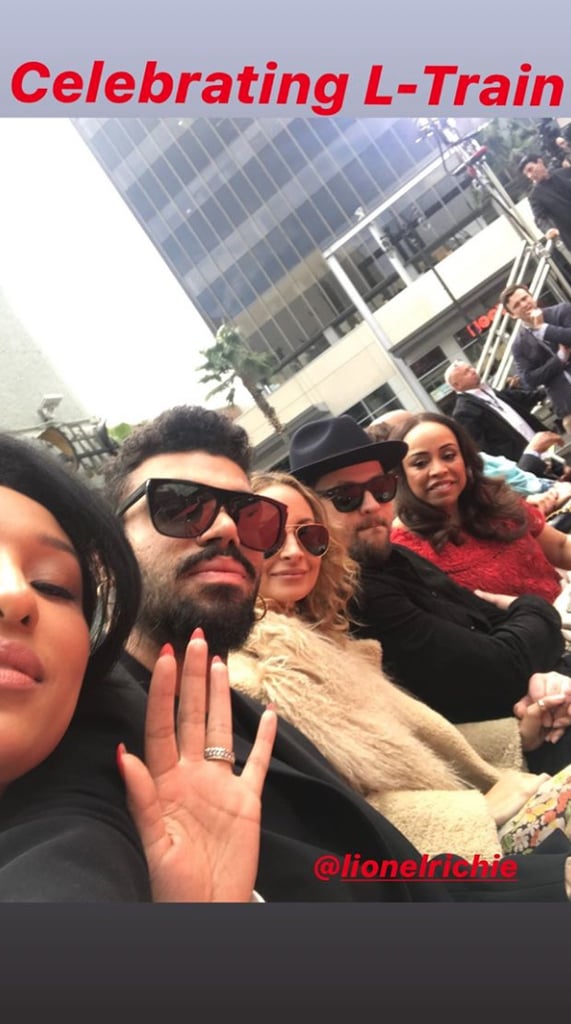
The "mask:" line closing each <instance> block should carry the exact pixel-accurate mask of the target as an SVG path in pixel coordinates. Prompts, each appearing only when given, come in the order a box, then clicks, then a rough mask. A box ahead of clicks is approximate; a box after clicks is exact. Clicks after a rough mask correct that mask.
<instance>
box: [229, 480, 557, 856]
mask: <svg viewBox="0 0 571 1024" xmlns="http://www.w3.org/2000/svg"><path fill="white" fill-rule="evenodd" d="M253 486H254V490H255V491H256V492H257V493H260V494H263V495H265V496H267V497H271V498H274V499H277V500H278V501H280V502H282V503H283V504H285V505H287V507H288V520H287V528H286V538H285V541H284V544H283V546H282V547H281V549H280V550H279V551H278V552H277V553H276V554H274V555H273V556H272V557H270V558H269V559H267V560H266V562H265V564H264V570H263V577H262V583H261V590H260V592H261V595H262V598H263V602H264V604H265V608H266V612H265V615H263V617H262V618H261V619H260V621H259V622H258V623H257V625H256V627H255V629H254V631H253V633H252V634H251V636H250V639H249V640H248V642H247V644H246V646H245V648H244V649H243V650H242V651H240V652H237V653H235V654H232V655H231V656H230V662H229V664H230V677H231V680H232V685H233V686H234V687H235V688H236V689H238V690H242V691H243V692H245V693H247V694H249V695H250V696H252V697H255V698H256V699H258V700H261V701H263V702H264V703H268V702H269V703H271V704H272V705H273V706H274V707H275V709H276V711H277V712H278V715H281V716H283V717H284V718H285V719H287V720H288V721H290V722H291V723H292V724H293V725H295V726H296V727H297V728H298V729H300V730H301V731H302V732H303V733H305V735H306V736H308V738H309V739H310V740H311V741H312V742H313V743H314V744H315V745H316V746H317V747H318V748H319V749H320V750H321V752H322V753H323V754H324V755H325V757H327V758H328V759H329V760H330V761H331V762H332V763H333V764H334V765H335V767H336V768H337V770H338V771H339V773H340V774H341V775H342V776H343V778H344V779H345V780H346V781H347V782H348V783H349V784H350V785H352V786H353V787H354V788H355V789H357V790H358V791H359V792H360V793H361V794H362V795H363V796H364V797H365V798H366V799H367V800H368V801H369V802H370V803H371V804H372V805H373V806H374V807H376V808H377V809H378V810H379V811H381V812H382V813H383V814H385V815H386V817H388V818H389V819H390V820H391V821H392V822H393V824H395V825H396V826H397V827H398V828H399V829H400V830H401V831H402V832H404V833H405V835H406V836H407V837H408V838H409V839H410V840H411V841H412V842H413V843H414V845H416V847H417V848H418V849H420V850H422V852H423V853H428V854H434V853H439V852H442V850H452V851H453V852H454V853H457V854H461V855H464V856H467V857H468V856H473V855H474V854H476V853H480V854H482V855H484V856H493V855H494V854H495V853H499V852H500V851H501V845H500V840H499V837H498V828H499V827H501V826H503V825H504V824H505V823H506V822H507V821H508V819H510V818H511V817H512V816H513V815H515V814H517V813H518V812H519V811H520V810H521V809H522V807H523V806H524V805H525V804H526V802H527V801H528V799H529V798H530V797H532V796H533V795H534V794H536V792H537V790H538V788H539V787H541V786H542V785H543V784H544V783H546V782H547V781H548V778H549V777H548V776H546V775H531V774H529V773H527V772H526V770H525V769H526V765H525V758H524V750H531V749H533V748H535V747H537V746H540V745H541V743H542V742H543V736H544V730H543V728H542V724H541V711H542V709H540V708H538V706H537V705H532V706H531V707H530V708H529V709H528V711H527V713H526V715H525V717H524V718H523V719H521V720H518V719H516V718H512V719H507V720H501V721H494V722H487V723H483V724H481V725H480V724H471V725H470V726H465V727H461V728H456V727H455V726H453V725H451V724H450V723H449V722H448V721H446V720H445V719H444V718H442V717H441V716H440V715H438V714H437V713H436V712H434V711H433V710H432V709H430V708H428V707H427V706H426V705H425V704H422V703H421V702H419V701H417V700H416V699H414V698H412V697H409V696H408V695H407V694H406V693H404V692H403V691H402V690H400V689H399V688H398V687H396V686H395V685H393V684H392V683H391V682H390V681H389V680H388V679H387V678H386V676H385V675H384V674H383V673H382V671H381V670H380V667H379V664H380V663H379V655H380V650H379V646H378V644H377V643H376V642H375V641H372V640H354V639H351V638H350V637H349V633H348V626H349V623H348V620H347V617H346V611H345V610H346V607H347V604H348V601H349V599H350V597H351V595H352V593H353V590H354V588H355V584H356V566H355V564H354V563H353V562H352V561H351V560H350V559H349V557H348V556H347V554H346V552H345V549H344V548H343V547H342V545H341V544H340V542H339V541H338V540H337V539H336V537H335V536H334V534H333V533H332V532H331V530H330V529H329V527H328V524H327V518H326V512H325V508H324V506H323V504H322V502H321V501H320V499H319V498H318V497H317V496H316V495H315V494H314V493H313V492H311V491H309V490H308V489H307V488H305V487H304V486H303V485H302V484H300V483H299V482H298V481H297V480H295V479H294V478H292V477H290V476H287V475H285V474H267V475H263V476H258V477H257V478H255V479H254V482H253ZM427 671H430V667H429V666H427ZM560 699H561V698H556V700H557V701H559V700H560ZM554 703H555V701H554ZM543 834H544V833H543V832H542V831H541V830H539V831H538V830H537V829H536V830H535V832H534V842H537V838H538V835H541V836H543ZM530 842H531V839H530V840H529V842H528V843H526V845H528V846H529V843H530Z"/></svg>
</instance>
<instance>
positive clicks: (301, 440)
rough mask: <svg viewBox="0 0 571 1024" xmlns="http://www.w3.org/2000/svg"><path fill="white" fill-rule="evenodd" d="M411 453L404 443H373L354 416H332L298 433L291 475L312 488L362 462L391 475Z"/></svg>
mask: <svg viewBox="0 0 571 1024" xmlns="http://www.w3.org/2000/svg"><path fill="white" fill-rule="evenodd" d="M407 451H408V445H406V444H405V443H404V441H377V442H374V441H371V438H370V437H369V435H368V434H367V432H366V431H365V430H363V428H362V427H360V426H359V424H358V423H356V422H355V420H354V419H352V417H351V416H346V415H344V416H328V417H327V418H326V419H322V420H313V422H312V423H306V424H305V425H304V426H303V427H300V428H299V430H296V432H295V434H294V435H293V437H292V439H291V445H290V450H289V464H290V473H291V474H292V476H295V477H296V478H297V479H298V480H301V482H302V483H305V484H309V485H310V486H312V485H313V484H314V483H315V482H316V480H319V478H320V477H322V476H325V474H326V473H330V472H331V471H332V470H334V469H340V468H341V466H352V465H354V464H356V463H359V462H380V463H381V465H382V467H383V469H384V470H385V472H388V471H389V470H390V469H394V467H395V466H398V464H399V462H402V459H403V458H404V456H405V455H406V453H407Z"/></svg>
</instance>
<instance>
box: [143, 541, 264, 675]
mask: <svg viewBox="0 0 571 1024" xmlns="http://www.w3.org/2000/svg"><path fill="white" fill-rule="evenodd" d="M222 555H231V557H232V558H233V559H234V560H235V561H237V562H239V563H240V565H242V566H243V567H244V568H245V569H246V572H247V573H248V576H249V578H250V579H252V581H255V585H254V587H253V589H252V592H251V593H250V594H244V593H243V591H241V590H239V589H238V588H236V587H235V586H233V585H226V584H224V583H217V584H202V585H201V583H200V574H197V575H194V576H193V575H190V570H191V568H192V567H193V566H195V565H198V564H199V563H201V564H204V563H205V562H207V561H210V560H211V559H212V558H219V557H220V556H222ZM140 569H141V574H142V578H143V601H142V604H141V609H140V612H139V616H138V622H137V625H138V628H139V630H140V631H141V633H143V634H144V635H146V636H150V637H152V638H153V640H154V641H155V642H156V643H157V644H158V645H159V646H161V647H162V645H163V644H165V643H170V644H172V645H173V647H174V649H175V653H176V654H177V655H182V654H183V653H184V650H185V648H186V645H187V644H188V641H189V640H190V636H191V633H192V632H193V631H194V630H195V629H197V628H198V627H200V628H201V629H203V630H204V635H205V637H206V641H207V643H208V651H209V654H210V655H211V656H213V655H215V654H218V655H219V656H220V657H221V658H226V656H227V654H228V651H231V650H237V649H238V648H240V647H242V645H243V644H244V642H245V641H246V639H247V637H248V635H249V634H250V632H251V629H252V627H253V625H254V622H255V613H254V604H255V600H256V596H257V593H258V589H259V581H257V580H256V573H255V571H254V569H253V567H252V565H251V564H250V562H248V561H247V559H245V558H244V556H243V555H242V554H241V552H240V551H239V550H238V549H237V548H236V547H234V546H233V545H231V546H230V547H228V548H225V549H224V550H220V548H219V547H218V546H214V545H213V547H212V548H206V549H205V550H204V551H202V552H199V553H198V554H196V555H190V556H189V557H188V558H186V559H184V560H183V561H182V562H181V564H180V565H179V566H178V567H177V569H176V571H175V573H174V579H173V578H172V573H171V574H170V575H169V577H168V578H167V575H166V574H165V573H163V574H158V573H157V571H156V570H155V571H149V570H148V569H146V568H145V567H144V566H140ZM182 578H187V579H188V580H193V579H194V580H195V581H196V590H195V593H193V594H179V593H177V588H176V581H177V580H180V579H182Z"/></svg>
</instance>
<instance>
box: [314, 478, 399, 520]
mask: <svg viewBox="0 0 571 1024" xmlns="http://www.w3.org/2000/svg"><path fill="white" fill-rule="evenodd" d="M365 491H368V492H369V494H372V496H373V498H374V499H375V501H376V502H378V503H379V505H384V504H386V502H387V501H392V500H393V498H394V496H395V494H396V492H397V478H396V476H395V475H394V474H392V473H389V474H387V475H386V476H385V475H384V474H381V475H380V476H374V477H372V478H371V479H370V480H367V482H366V483H364V484H350V483H349V484H339V485H338V486H337V487H332V488H331V489H330V490H329V491H318V492H317V493H318V494H319V497H320V498H329V500H330V501H331V502H332V503H333V507H334V508H336V509H337V511H338V512H354V511H355V509H358V508H361V505H362V503H363V498H364V495H365Z"/></svg>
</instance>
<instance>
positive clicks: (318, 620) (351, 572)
mask: <svg viewBox="0 0 571 1024" xmlns="http://www.w3.org/2000/svg"><path fill="white" fill-rule="evenodd" d="M276 486H281V487H291V489H292V490H293V491H297V493H298V494H299V495H301V497H302V498H303V499H304V500H305V501H306V502H307V504H308V505H309V507H310V509H311V511H312V514H313V516H314V519H315V522H316V523H320V524H321V525H322V526H326V527H327V529H328V530H329V547H328V549H327V551H326V553H325V554H324V555H323V558H322V559H321V569H320V572H319V576H318V579H317V583H316V584H315V586H314V588H313V590H312V591H311V593H309V594H308V595H307V597H304V598H303V600H301V601H298V602H297V604H296V610H297V611H298V612H299V614H300V615H301V617H302V618H303V619H305V620H306V621H307V622H309V623H311V624H312V625H314V626H315V627H316V628H317V629H319V630H320V631H321V632H322V633H325V635H326V636H332V635H333V634H336V635H339V634H340V633H347V632H348V629H349V624H350V623H349V618H348V616H347V605H348V603H349V601H350V600H351V598H352V597H353V595H354V593H355V590H356V588H357V581H358V568H357V563H356V562H354V561H353V559H352V558H351V557H350V555H349V553H348V551H347V548H346V547H345V544H344V543H343V541H342V540H341V537H340V535H339V533H338V531H337V530H336V528H335V527H334V526H333V525H332V523H331V522H330V520H329V517H328V515H327V511H326V507H325V504H324V503H323V502H322V501H321V498H318V496H317V494H316V493H315V491H311V490H310V489H309V487H305V485H304V484H302V483H300V481H299V480H296V479H295V477H293V476H289V474H288V473H277V472H276V473H256V474H254V476H253V477H252V488H253V490H254V491H255V492H256V494H262V493H263V492H264V491H265V489H266V488H267V487H276Z"/></svg>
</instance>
